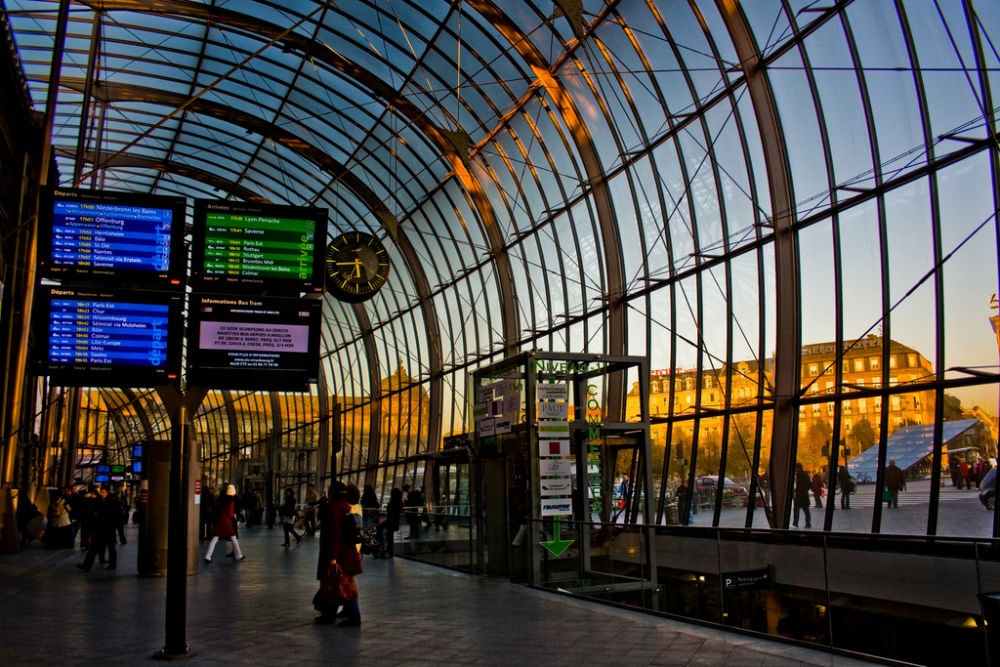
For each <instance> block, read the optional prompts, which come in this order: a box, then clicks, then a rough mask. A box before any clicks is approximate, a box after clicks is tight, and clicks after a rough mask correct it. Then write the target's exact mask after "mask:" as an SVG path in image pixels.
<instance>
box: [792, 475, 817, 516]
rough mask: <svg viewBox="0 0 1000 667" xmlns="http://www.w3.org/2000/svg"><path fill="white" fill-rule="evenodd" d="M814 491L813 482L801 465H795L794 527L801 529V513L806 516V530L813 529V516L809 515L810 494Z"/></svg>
mask: <svg viewBox="0 0 1000 667" xmlns="http://www.w3.org/2000/svg"><path fill="white" fill-rule="evenodd" d="M811 490H812V480H810V479H809V473H807V472H806V470H805V468H803V467H802V464H801V463H796V464H795V520H794V521H793V522H792V525H793V526H795V527H796V528H798V527H799V512H802V513H803V514H805V516H806V528H812V516H811V515H810V514H809V492H810V491H811Z"/></svg>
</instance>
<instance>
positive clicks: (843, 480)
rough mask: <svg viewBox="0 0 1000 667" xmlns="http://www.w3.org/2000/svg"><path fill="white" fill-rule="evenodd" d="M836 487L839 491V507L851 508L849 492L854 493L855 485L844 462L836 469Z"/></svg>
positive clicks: (843, 508)
mask: <svg viewBox="0 0 1000 667" xmlns="http://www.w3.org/2000/svg"><path fill="white" fill-rule="evenodd" d="M837 488H838V490H839V491H840V509H842V510H849V509H851V494H852V493H854V488H855V487H854V480H853V479H851V473H850V471H849V470H848V469H847V463H846V462H845V463H844V465H842V466H840V469H839V470H837Z"/></svg>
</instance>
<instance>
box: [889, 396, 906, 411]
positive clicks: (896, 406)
mask: <svg viewBox="0 0 1000 667" xmlns="http://www.w3.org/2000/svg"><path fill="white" fill-rule="evenodd" d="M889 406H890V407H891V409H892V410H893V411H895V412H898V411H899V410H901V409H902V407H903V404H902V401H900V400H899V396H893V397H892V398H891V399H890V403H889Z"/></svg>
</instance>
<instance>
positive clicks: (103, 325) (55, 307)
mask: <svg viewBox="0 0 1000 667" xmlns="http://www.w3.org/2000/svg"><path fill="white" fill-rule="evenodd" d="M182 306H183V295H181V294H178V293H171V292H139V291H129V290H114V291H110V290H100V291H86V290H74V289H64V288H60V287H52V286H47V287H45V288H43V289H42V291H41V293H40V294H39V300H38V302H37V305H36V308H35V313H36V315H35V317H36V319H35V323H36V325H37V326H36V332H37V333H39V334H41V335H40V336H39V337H40V338H41V339H42V340H40V341H39V342H40V343H42V344H41V345H40V346H39V350H40V354H39V355H37V356H38V360H37V363H38V367H39V368H38V370H39V374H40V375H48V376H50V378H51V379H52V382H53V384H57V385H72V386H136V387H138V386H156V385H159V384H165V383H167V382H169V381H171V380H173V379H176V378H178V377H179V372H180V362H179V359H180V347H181V343H182V340H183V335H182V331H181V330H180V328H181V326H182V324H181V322H182V314H183V309H182ZM172 329H176V330H172Z"/></svg>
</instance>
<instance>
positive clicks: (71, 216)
mask: <svg viewBox="0 0 1000 667" xmlns="http://www.w3.org/2000/svg"><path fill="white" fill-rule="evenodd" d="M185 207H186V202H185V200H184V199H183V198H180V197H158V196H153V195H144V194H138V193H122V192H110V191H100V190H73V189H64V188H49V189H47V190H46V191H45V192H44V193H43V202H42V212H43V216H44V224H42V225H40V227H39V234H40V237H41V238H40V244H39V247H40V248H43V249H44V250H43V251H42V252H40V253H39V267H40V272H41V274H42V276H43V277H45V278H48V279H51V280H54V281H59V282H64V283H66V284H69V283H70V282H72V283H73V284H74V285H79V284H81V283H89V284H106V285H108V286H121V285H128V286H141V287H148V288H154V289H180V288H181V287H182V286H183V283H184V280H185V273H186V262H185V251H184V244H183V241H184V217H185Z"/></svg>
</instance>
